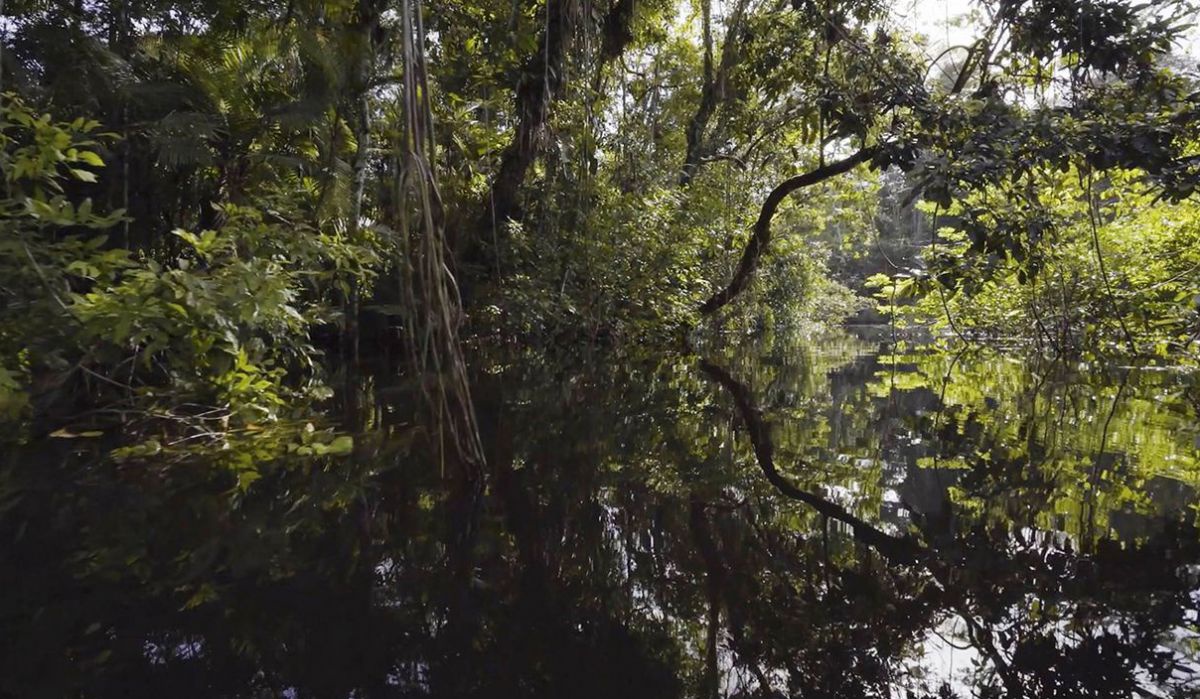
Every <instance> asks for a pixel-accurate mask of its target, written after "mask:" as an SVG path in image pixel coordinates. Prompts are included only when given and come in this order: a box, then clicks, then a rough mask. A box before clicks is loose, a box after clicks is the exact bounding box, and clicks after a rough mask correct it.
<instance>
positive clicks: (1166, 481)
mask: <svg viewBox="0 0 1200 699" xmlns="http://www.w3.org/2000/svg"><path fill="white" fill-rule="evenodd" d="M885 340H886V338H878V339H876V338H870V337H869V336H863V335H857V336H856V335H849V334H838V335H834V336H830V337H825V338H822V339H819V340H784V339H770V338H769V339H766V340H763V341H761V342H756V343H746V344H743V345H741V346H738V347H728V346H722V347H717V346H713V345H711V344H710V345H707V346H704V347H702V348H701V349H699V350H698V351H697V355H696V356H661V355H660V356H656V357H640V358H630V357H625V356H616V355H614V354H612V353H609V352H606V351H603V350H596V351H594V352H593V353H591V356H588V357H586V358H576V359H574V360H572V361H570V362H565V361H557V360H549V359H547V358H545V357H541V356H537V357H535V356H522V354H521V353H518V352H510V353H505V354H504V355H503V358H493V359H490V360H488V361H486V362H480V367H479V372H478V374H479V376H478V380H477V382H476V385H475V387H474V391H475V398H476V402H477V405H478V411H479V420H480V425H481V429H482V432H483V438H484V445H485V449H486V451H487V459H488V478H487V483H486V488H484V489H483V490H482V492H480V491H479V490H477V489H473V488H471V487H468V486H466V485H464V484H463V483H462V482H460V481H459V479H457V478H456V477H455V475H454V474H455V473H456V471H455V469H454V467H453V464H449V465H447V464H445V463H443V462H442V461H441V460H440V459H436V458H430V457H429V456H428V452H429V449H428V445H429V444H430V443H431V441H432V440H431V438H432V437H433V436H434V435H432V434H430V433H429V432H428V431H426V430H424V429H422V428H420V427H418V426H416V423H415V422H414V420H413V418H412V416H411V408H410V406H411V405H412V402H413V401H412V395H411V387H408V386H406V385H405V384H403V383H400V382H398V381H397V380H396V379H394V378H392V376H393V374H392V372H391V371H390V370H388V369H386V368H382V367H380V368H373V369H370V370H367V369H364V370H363V371H362V376H361V377H359V378H358V379H357V380H356V384H355V385H356V386H359V387H360V388H361V393H358V394H357V395H356V396H354V400H352V401H348V402H349V404H350V405H352V406H354V408H353V409H352V410H350V411H349V412H350V413H351V414H352V415H353V416H354V419H355V420H357V421H359V422H360V426H359V429H358V430H357V431H358V433H359V434H358V435H357V437H356V440H355V442H356V446H355V450H354V453H353V455H351V456H341V457H327V458H315V459H314V458H305V459H300V458H296V459H282V460H279V459H276V460H273V461H271V462H269V463H267V462H255V463H253V465H252V467H253V468H254V473H255V476H256V480H253V481H252V482H247V481H246V480H243V481H242V485H243V487H241V488H239V487H238V476H237V474H236V473H232V472H231V471H230V468H229V467H228V466H227V464H228V463H230V461H229V459H228V458H225V457H223V458H222V460H220V461H219V463H217V462H205V461H204V460H195V459H192V460H182V461H179V462H170V460H169V459H167V458H165V457H164V458H162V459H159V460H154V459H148V460H146V459H143V460H134V461H128V462H124V463H122V464H113V463H111V462H108V461H105V460H103V459H101V458H99V457H98V456H96V455H95V454H93V453H92V452H90V451H89V449H91V448H94V447H89V446H88V445H87V444H84V443H82V442H86V440H56V441H54V442H53V443H51V444H40V445H29V446H28V447H26V448H25V449H23V450H21V451H20V452H19V453H17V454H15V455H10V457H9V458H8V459H7V460H6V462H5V463H4V464H3V465H2V466H0V547H2V548H0V586H2V587H0V695H3V696H13V697H26V696H134V697H141V696H147V697H150V696H153V697H192V696H196V697H213V696H253V697H275V696H287V697H306V696H314V697H352V696H353V697H376V696H379V697H408V696H426V695H434V696H444V697H459V696H461V697H466V696H497V697H509V696H511V697H530V696H535V697H629V696H639V697H641V696H645V697H674V696H695V697H715V696H722V697H753V696H758V697H766V696H797V697H876V696H878V697H889V696H897V697H922V696H963V697H966V696H1028V697H1080V696H1112V697H1131V696H1158V697H1176V696H1178V697H1186V696H1200V621H1198V613H1200V534H1198V532H1197V529H1196V523H1197V511H1198V508H1200V504H1198V503H1200V501H1198V498H1197V490H1196V486H1197V484H1200V462H1198V460H1197V459H1198V457H1200V450H1198V448H1197V445H1198V444H1200V420H1198V419H1197V404H1198V403H1200V384H1198V383H1197V381H1196V379H1195V378H1194V377H1193V376H1192V375H1191V374H1189V373H1187V372H1182V371H1173V370H1164V369H1159V368H1128V367H1104V366H1081V365H1066V364H1063V363H1054V362H1049V361H1045V360H1036V359H1033V358H1030V357H1026V356H1022V355H1021V354H1020V353H1018V352H1006V351H998V350H991V351H976V352H971V353H964V354H958V355H954V354H946V353H940V352H934V351H931V350H928V349H922V348H920V347H917V346H911V347H906V346H904V345H903V344H901V346H899V347H893V346H891V345H890V344H888V343H887V342H885ZM381 364H382V363H381ZM341 412H346V411H345V410H342V411H341ZM227 456H228V455H226V457H227ZM235 456H238V455H235ZM246 459H247V460H250V461H253V460H254V457H253V454H250V455H248V456H246Z"/></svg>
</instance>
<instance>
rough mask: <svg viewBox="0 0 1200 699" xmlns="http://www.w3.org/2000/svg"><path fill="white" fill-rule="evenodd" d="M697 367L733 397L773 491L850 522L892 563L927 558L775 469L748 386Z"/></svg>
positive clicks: (705, 365) (709, 366)
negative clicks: (798, 485)
mask: <svg viewBox="0 0 1200 699" xmlns="http://www.w3.org/2000/svg"><path fill="white" fill-rule="evenodd" d="M700 369H701V371H703V372H704V373H706V374H708V375H709V376H710V377H712V379H713V380H714V381H716V382H717V383H719V384H720V385H721V386H722V387H724V388H725V389H726V390H727V391H729V394H730V395H731V396H733V402H734V405H735V406H736V407H737V411H738V413H739V414H740V415H741V418H742V422H744V423H745V425H746V432H747V433H748V434H749V436H750V443H751V444H752V445H753V447H754V456H755V459H756V460H757V461H758V466H759V468H761V469H762V472H763V475H764V476H766V478H767V482H769V483H770V484H771V485H773V486H775V489H776V490H778V491H779V492H780V493H782V494H783V495H785V496H787V497H789V498H791V499H793V500H799V501H800V502H803V503H804V504H806V505H808V506H809V507H812V508H813V509H814V510H816V511H817V512H820V513H821V514H823V515H825V516H826V517H828V518H830V519H836V520H837V521H839V522H843V523H845V524H847V525H849V526H850V528H851V530H852V531H853V532H854V538H855V539H858V540H859V541H861V542H862V543H864V544H866V545H867V546H870V547H871V548H873V549H875V550H876V551H878V552H879V553H880V554H881V555H883V556H884V557H886V558H887V559H888V560H890V561H892V562H894V563H903V564H912V563H917V562H920V561H921V559H923V558H926V557H927V553H928V552H927V551H926V550H925V549H924V548H922V547H921V546H919V545H918V544H917V543H916V542H915V541H913V540H912V539H909V538H907V537H899V536H893V535H891V534H888V533H887V532H885V531H883V530H881V529H879V528H878V527H876V526H874V525H872V524H870V523H869V522H866V521H864V520H862V519H859V518H858V517H855V516H854V515H853V514H851V513H850V512H848V511H846V509H845V508H843V507H842V506H840V505H838V504H836V503H833V502H830V501H829V500H826V499H825V498H823V497H821V496H819V495H815V494H813V493H810V492H808V491H806V490H801V489H800V488H798V487H796V485H795V484H793V483H792V482H791V481H789V480H788V479H787V478H785V477H784V476H783V474H781V473H779V471H778V469H776V468H775V455H774V451H775V447H774V443H773V442H772V441H771V434H770V428H769V425H768V424H767V422H766V421H765V420H764V419H763V416H762V411H761V410H760V409H759V408H758V406H756V405H755V404H754V397H753V396H752V394H751V392H750V388H749V387H748V386H746V385H745V384H743V383H742V382H740V381H738V380H737V379H735V378H733V376H732V375H731V374H730V373H729V372H728V371H726V370H725V369H723V368H721V367H720V366H717V365H716V364H713V363H712V362H710V361H708V360H706V359H701V360H700Z"/></svg>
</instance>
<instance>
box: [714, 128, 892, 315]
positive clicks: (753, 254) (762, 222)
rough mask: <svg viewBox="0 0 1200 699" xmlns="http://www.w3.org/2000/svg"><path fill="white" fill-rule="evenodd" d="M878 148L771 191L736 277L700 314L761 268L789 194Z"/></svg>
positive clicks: (746, 283) (842, 170)
mask: <svg viewBox="0 0 1200 699" xmlns="http://www.w3.org/2000/svg"><path fill="white" fill-rule="evenodd" d="M878 150H879V147H878V146H869V147H865V148H862V149H860V150H859V151H858V152H856V153H854V154H853V155H850V156H847V157H846V158H843V159H841V160H838V161H835V162H832V163H827V164H825V165H822V166H821V167H819V168H816V169H815V170H809V171H808V172H806V173H804V174H802V175H796V176H795V177H790V178H788V179H786V180H784V181H783V182H781V183H780V184H779V185H778V186H776V187H775V189H773V190H771V193H770V194H768V195H767V199H766V201H764V202H763V205H762V210H761V211H760V212H759V214H758V220H757V221H755V222H754V231H753V234H752V235H751V236H750V242H748V243H746V249H745V250H744V251H743V252H742V260H741V262H739V263H738V268H737V271H735V272H734V274H733V279H731V280H730V281H729V286H726V287H725V288H724V289H722V290H720V291H718V292H717V293H715V294H713V295H712V296H711V297H709V299H708V300H707V301H705V302H704V304H703V305H702V306H700V313H701V314H703V315H711V314H712V313H715V312H716V311H718V310H720V309H722V308H724V307H725V306H726V305H728V304H729V302H730V301H733V299H735V298H736V297H737V295H738V294H740V293H742V292H743V291H745V289H746V287H747V286H749V285H750V279H751V277H752V276H753V275H754V270H755V269H757V268H758V261H759V259H760V258H761V257H762V255H763V253H764V252H766V250H767V245H768V244H769V243H770V242H771V220H772V219H774V218H775V212H776V211H777V210H778V209H779V205H780V204H781V203H782V202H783V200H784V198H785V197H787V195H789V194H791V193H792V192H794V191H796V190H797V189H801V188H804V187H808V186H811V185H814V184H817V183H819V182H824V181H825V180H828V179H830V178H832V177H836V176H838V175H841V174H843V173H846V172H849V171H851V170H853V169H854V168H856V167H858V166H859V165H861V164H862V163H865V162H867V161H868V160H870V159H871V158H872V157H874V156H875V154H876V153H877V152H878Z"/></svg>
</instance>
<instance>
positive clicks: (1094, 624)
mask: <svg viewBox="0 0 1200 699" xmlns="http://www.w3.org/2000/svg"><path fill="white" fill-rule="evenodd" d="M701 367H702V369H703V370H704V372H705V373H706V374H708V375H709V376H710V377H712V378H713V379H714V380H715V381H716V382H717V383H718V384H719V385H721V386H722V387H723V388H724V389H725V390H726V391H728V392H729V394H730V395H731V397H732V399H733V402H734V405H735V407H736V408H737V411H738V413H739V414H740V416H741V418H742V420H743V421H744V423H745V425H746V431H747V434H748V436H749V439H750V441H751V443H752V445H753V448H754V452H755V456H756V459H757V460H758V464H759V467H760V468H761V469H762V471H763V474H764V476H765V477H766V480H767V481H768V482H770V483H771V484H772V485H773V486H774V487H775V488H776V489H777V490H778V491H779V492H780V493H781V494H782V495H784V496H785V497H788V498H790V499H794V500H798V501H800V502H803V503H805V504H806V505H808V506H810V507H812V508H813V509H815V510H817V511H818V512H821V513H822V514H823V515H824V516H826V517H827V518H831V519H836V520H838V521H841V522H844V523H846V524H847V525H849V528H850V531H851V532H852V534H853V536H854V538H855V540H857V541H859V542H861V543H863V544H865V545H867V546H870V547H871V548H872V549H874V550H876V551H878V552H879V553H881V554H882V555H883V557H884V558H885V559H887V560H889V561H891V562H893V563H895V562H902V563H912V562H916V563H919V564H920V566H921V567H922V568H923V569H924V571H925V572H926V573H927V574H928V575H929V577H930V578H932V580H933V581H934V582H935V583H936V589H937V592H936V593H935V594H934V596H933V599H934V600H935V601H934V603H935V604H936V605H937V606H938V607H939V608H940V609H941V610H943V611H942V612H941V613H942V614H945V613H952V614H954V615H956V616H957V617H959V618H960V619H961V620H962V621H963V622H965V628H966V630H967V638H968V640H969V641H970V643H971V645H972V646H973V647H974V648H975V649H976V650H978V651H979V652H980V653H981V654H982V656H983V657H984V658H986V659H987V660H988V662H989V663H990V672H988V673H984V674H982V675H980V677H979V679H980V681H981V682H982V683H983V684H982V685H981V691H985V692H987V693H991V692H994V691H996V690H995V689H990V690H989V689H988V687H991V685H990V684H989V683H988V679H987V678H988V677H989V676H994V677H997V678H998V679H999V680H1000V681H1001V684H1000V687H1002V688H1003V693H1004V694H1006V695H1007V696H1012V697H1021V696H1039V697H1040V696H1063V697H1067V696H1081V695H1086V696H1127V695H1128V694H1129V693H1131V692H1134V691H1137V692H1144V691H1145V690H1144V689H1143V683H1144V682H1146V680H1147V678H1149V681H1150V684H1151V685H1152V686H1157V687H1159V688H1160V689H1161V690H1165V691H1174V692H1182V691H1187V690H1186V689H1184V685H1180V684H1179V683H1178V682H1177V679H1178V674H1179V672H1180V671H1182V672H1184V673H1189V672H1190V673H1194V672H1195V671H1196V669H1197V666H1196V657H1195V653H1194V652H1193V653H1190V654H1189V653H1186V652H1185V653H1182V654H1178V653H1173V652H1171V650H1169V649H1165V648H1164V645H1163V644H1164V642H1165V641H1166V639H1169V638H1172V637H1173V635H1175V634H1178V633H1179V632H1180V631H1181V630H1182V631H1183V633H1185V634H1186V633H1188V632H1187V629H1188V628H1189V614H1195V613H1196V608H1197V606H1200V604H1198V602H1197V600H1194V599H1193V598H1192V597H1191V593H1192V590H1191V587H1194V586H1195V583H1194V581H1192V582H1191V585H1190V586H1189V583H1188V580H1187V576H1186V570H1187V569H1186V566H1181V561H1180V560H1172V558H1173V557H1172V556H1171V555H1170V554H1169V553H1168V552H1170V553H1173V554H1174V556H1175V557H1178V556H1179V554H1180V553H1183V552H1186V553H1184V556H1183V560H1185V561H1191V560H1194V557H1196V556H1197V555H1198V554H1200V547H1197V541H1196V531H1195V529H1194V527H1190V526H1189V527H1182V528H1180V527H1179V526H1168V527H1167V528H1166V530H1165V532H1164V535H1163V540H1162V541H1158V540H1155V541H1151V542H1148V543H1147V544H1146V545H1144V546H1142V547H1137V548H1133V549H1126V548H1124V547H1122V546H1120V545H1119V544H1116V543H1115V542H1111V541H1101V542H1100V543H1099V549H1098V551H1097V552H1096V553H1095V555H1091V556H1086V557H1085V556H1081V555H1078V554H1076V553H1075V552H1074V551H1072V549H1071V546H1070V541H1069V540H1067V542H1066V545H1065V546H1062V547H1059V546H1055V545H1053V544H1052V539H1051V537H1049V536H1046V535H1037V536H1032V537H1031V536H1028V535H1024V534H1023V533H1022V530H1021V529H1016V530H1015V531H1016V535H1015V537H1012V536H1010V535H1009V533H1008V529H1007V528H988V527H987V526H981V525H982V523H980V524H975V525H971V526H970V528H969V529H967V530H966V531H965V532H963V533H962V534H960V535H949V536H948V535H947V534H946V533H944V532H924V534H925V535H926V537H925V538H927V539H929V540H931V541H933V542H934V545H933V546H929V545H925V544H918V543H916V542H915V541H913V540H911V539H908V538H906V537H897V536H893V535H889V534H887V533H885V532H882V531H880V530H879V529H878V528H876V527H874V526H872V525H870V524H868V523H866V522H864V521H862V520H861V519H859V518H857V517H855V516H853V515H851V514H850V513H848V512H846V511H845V510H844V509H843V508H841V507H839V506H837V505H836V504H834V503H831V502H829V501H828V500H826V499H824V498H822V497H820V496H818V495H815V494H813V493H810V492H807V491H804V490H801V489H799V488H797V487H796V486H795V485H793V484H792V483H791V482H789V481H788V480H787V479H786V478H783V477H782V476H781V475H780V474H779V472H778V470H777V469H776V467H775V464H774V456H773V454H774V445H773V441H772V437H771V430H770V427H769V425H768V423H767V422H766V421H765V420H764V418H763V416H762V413H761V410H760V409H759V408H758V407H757V405H756V404H755V402H754V398H753V394H752V391H751V389H750V388H749V387H748V386H746V385H745V384H743V383H741V382H739V381H737V380H736V379H734V378H733V377H732V375H730V374H729V372H728V371H726V370H724V369H723V368H721V367H719V366H717V365H715V364H713V363H711V362H709V361H707V360H701ZM1123 388H1124V384H1122V386H1121V388H1119V389H1118V395H1117V397H1118V399H1119V396H1120V391H1121V389H1123ZM1116 404H1117V399H1114V403H1113V405H1114V408H1113V410H1115V405H1116ZM1110 418H1111V411H1110ZM1104 429H1105V430H1107V425H1106V426H1105V428H1104ZM1102 444H1103V439H1102ZM1051 487H1052V485H1051ZM918 521H921V519H920V518H919V517H918ZM898 547H899V550H900V552H901V555H897V548H898ZM1159 547H1161V548H1159ZM1152 561H1153V562H1154V563H1155V564H1151V562H1152ZM1131 568H1133V569H1140V570H1139V573H1138V574H1135V575H1132V576H1130V577H1126V578H1123V579H1121V580H1118V581H1110V580H1109V579H1108V577H1107V576H1109V575H1111V574H1112V573H1113V572H1116V571H1127V570H1130V569H1131ZM1100 571H1103V572H1102V573H1101V572H1100ZM1097 574H1100V575H1102V576H1104V577H1102V578H1098V577H1093V576H1096V575H1097ZM1073 593H1074V594H1073ZM1031 603H1032V605H1033V607H1032V608H1031V607H1030V604H1031ZM934 616H937V615H936V614H935V615H934ZM1190 628H1191V633H1195V632H1196V624H1195V622H1194V620H1191V623H1190Z"/></svg>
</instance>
